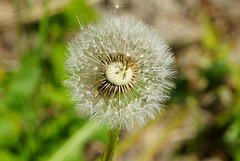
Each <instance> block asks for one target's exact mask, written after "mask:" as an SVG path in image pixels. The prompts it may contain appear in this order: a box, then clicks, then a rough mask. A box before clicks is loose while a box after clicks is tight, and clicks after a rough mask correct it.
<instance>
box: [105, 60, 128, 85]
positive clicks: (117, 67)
mask: <svg viewBox="0 0 240 161" xmlns="http://www.w3.org/2000/svg"><path fill="white" fill-rule="evenodd" d="M105 74H106V78H107V80H108V81H109V82H110V83H112V84H114V85H117V86H121V85H126V84H128V83H130V81H131V79H132V77H133V71H132V69H131V68H128V67H127V65H124V64H123V63H121V62H112V63H110V64H109V65H108V66H107V68H106V73H105Z"/></svg>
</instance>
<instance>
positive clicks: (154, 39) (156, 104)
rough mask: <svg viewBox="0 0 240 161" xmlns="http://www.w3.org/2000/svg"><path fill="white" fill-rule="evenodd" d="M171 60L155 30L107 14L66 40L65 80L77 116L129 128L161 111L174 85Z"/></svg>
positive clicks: (166, 47)
mask: <svg viewBox="0 0 240 161" xmlns="http://www.w3.org/2000/svg"><path fill="white" fill-rule="evenodd" d="M174 62H175V60H174V57H173V55H172V53H171V52H170V50H169V47H168V45H166V44H165V42H164V40H163V39H162V38H161V36H160V35H159V33H158V31H157V30H156V29H154V28H152V27H151V26H148V25H145V24H144V23H142V22H141V21H137V20H134V19H132V18H129V17H118V16H106V17H104V18H103V19H102V20H100V21H99V22H97V23H90V24H88V25H87V26H86V27H85V28H83V29H82V30H81V32H79V33H78V34H77V35H76V37H75V39H74V40H73V41H72V42H71V43H70V44H69V47H68V52H67V58H66V61H65V69H66V73H67V77H68V79H67V80H66V81H65V82H64V83H65V84H66V85H67V86H68V87H69V93H70V96H71V100H72V101H73V102H74V104H75V109H76V111H77V112H78V114H79V115H80V116H81V117H87V118H90V119H96V120H98V122H99V123H107V124H108V126H109V128H115V127H120V128H127V129H131V128H133V127H135V126H142V125H145V124H146V123H147V122H148V121H149V120H151V119H154V118H155V117H156V115H157V113H160V112H161V111H162V110H163V107H164V103H165V102H166V101H167V100H169V99H170V95H169V94H170V90H171V89H172V88H173V87H174V83H173V82H172V78H173V76H174V75H175V70H174V68H173V64H174Z"/></svg>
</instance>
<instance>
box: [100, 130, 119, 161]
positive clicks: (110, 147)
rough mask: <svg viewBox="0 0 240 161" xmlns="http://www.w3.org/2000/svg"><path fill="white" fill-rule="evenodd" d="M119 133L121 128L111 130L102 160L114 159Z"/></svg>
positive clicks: (110, 160) (109, 160)
mask: <svg viewBox="0 0 240 161" xmlns="http://www.w3.org/2000/svg"><path fill="white" fill-rule="evenodd" d="M118 135H119V128H116V129H113V130H111V129H110V130H109V132H108V138H107V142H106V145H105V149H104V153H103V156H102V161H112V159H113V155H114V150H115V147H116V144H117V140H118Z"/></svg>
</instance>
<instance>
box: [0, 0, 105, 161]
mask: <svg viewBox="0 0 240 161" xmlns="http://www.w3.org/2000/svg"><path fill="white" fill-rule="evenodd" d="M76 16H79V17H84V20H85V23H86V22H87V21H93V20H94V19H95V16H96V15H95V12H93V10H92V9H91V8H89V7H88V6H87V5H86V4H85V2H84V1H79V0H74V1H72V2H71V3H69V4H68V6H66V7H65V8H64V11H63V12H61V13H59V14H57V15H55V16H52V17H48V6H46V5H45V16H44V17H43V18H42V19H41V21H40V22H39V23H38V24H27V25H25V26H19V28H18V30H19V33H18V34H19V37H21V36H22V34H23V32H22V30H23V29H24V28H27V30H28V33H29V35H27V36H28V37H27V39H28V43H29V44H27V46H28V47H29V48H26V49H19V51H21V53H19V55H20V60H19V69H18V70H17V71H16V72H10V73H6V75H4V73H2V72H0V75H1V77H0V78H1V81H0V83H1V84H0V85H1V90H0V92H1V95H2V98H0V115H1V117H0V160H2V161H16V160H17V161H26V160H34V161H36V160H44V161H45V160H48V159H50V158H52V160H58V161H60V160H68V161H70V160H84V157H83V156H82V154H83V150H84V148H83V147H84V145H85V144H86V143H87V141H89V140H94V139H98V140H102V141H103V142H104V141H105V140H106V135H105V133H107V132H106V131H107V129H106V127H95V126H94V124H93V123H88V122H87V121H86V120H83V119H80V118H78V117H77V114H75V111H74V109H73V108H72V107H73V105H72V104H71V103H70V102H69V101H68V99H69V98H68V96H67V93H66V89H65V87H63V86H62V81H63V80H64V79H65V76H64V69H63V60H64V53H65V52H66V41H65V40H64V36H65V35H66V33H67V32H69V29H71V28H78V25H79V24H78V22H77V21H76ZM36 28H37V30H36ZM36 32H37V44H34V43H33V42H32V41H31V39H32V38H33V34H36ZM18 43H19V44H20V45H18V46H20V47H21V45H22V44H21V39H19V42H18ZM2 87H3V88H2ZM75 132H76V134H75V137H76V136H77V138H78V139H74V141H71V138H72V137H73V136H74V133H75ZM77 134H78V135H77ZM67 142H68V144H66V143H67ZM61 148H63V150H64V148H65V150H66V149H71V151H64V153H59V152H58V151H59V150H60V149H61ZM60 152H61V151H60ZM63 154H64V155H63ZM79 154H80V155H79ZM59 155H60V158H59ZM56 158H57V159H56Z"/></svg>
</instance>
